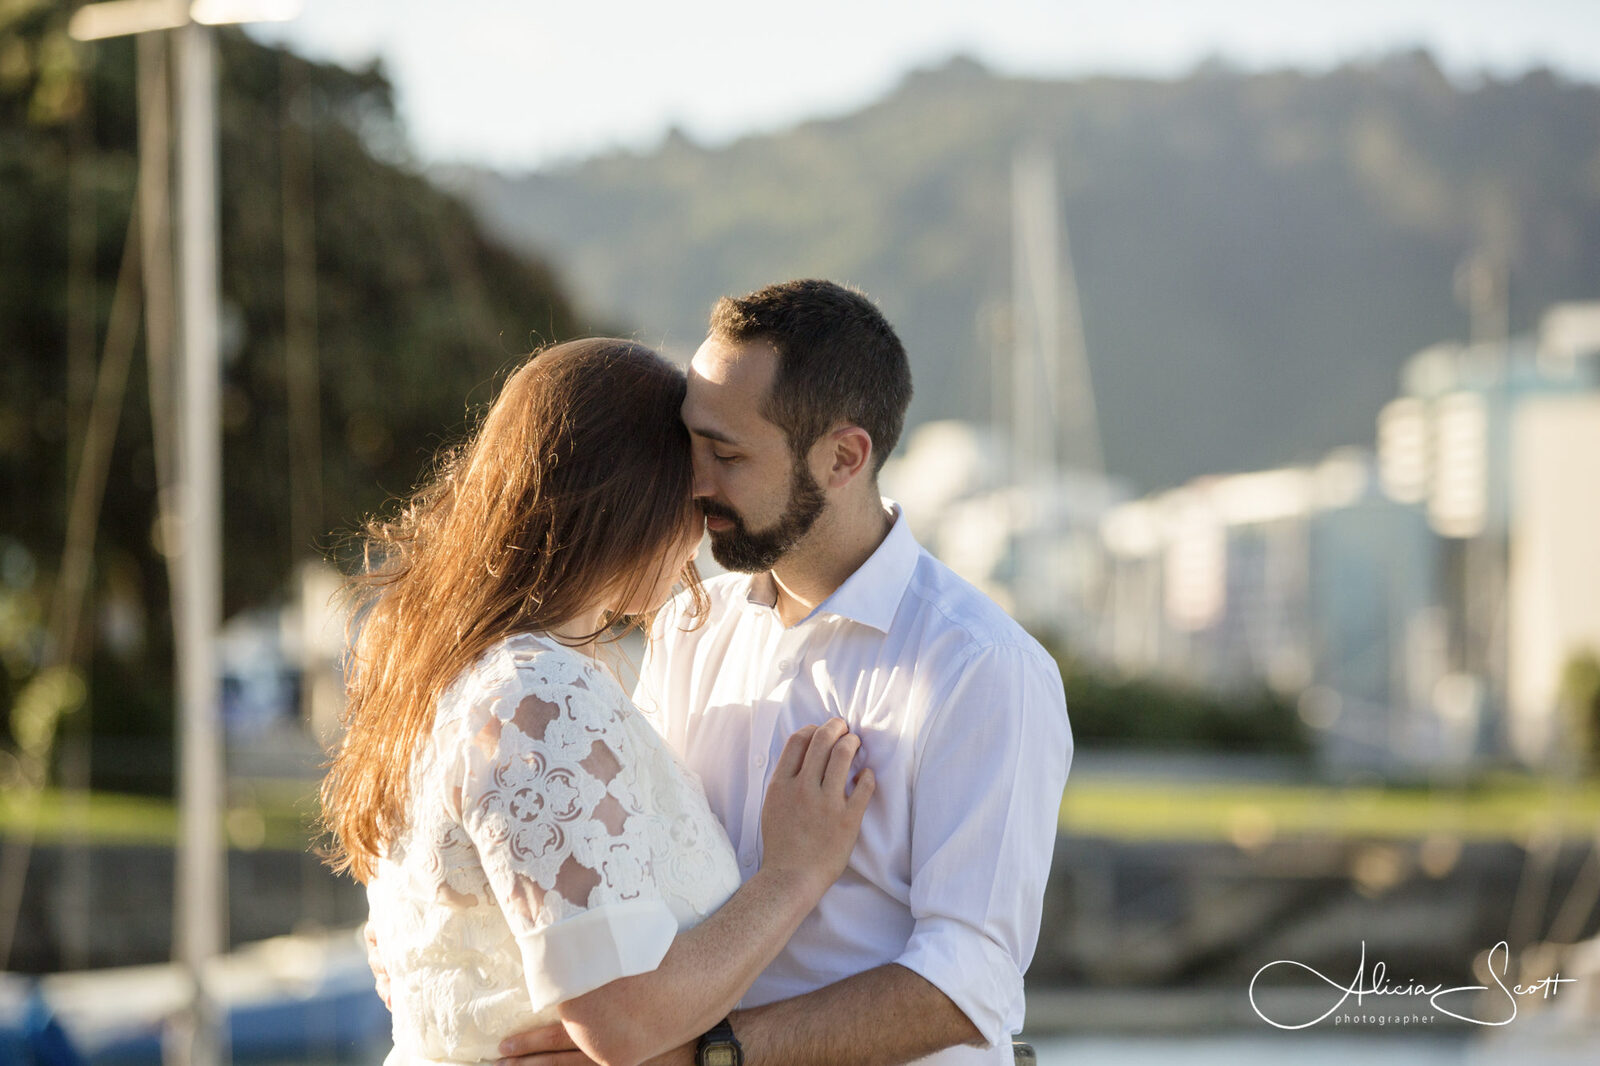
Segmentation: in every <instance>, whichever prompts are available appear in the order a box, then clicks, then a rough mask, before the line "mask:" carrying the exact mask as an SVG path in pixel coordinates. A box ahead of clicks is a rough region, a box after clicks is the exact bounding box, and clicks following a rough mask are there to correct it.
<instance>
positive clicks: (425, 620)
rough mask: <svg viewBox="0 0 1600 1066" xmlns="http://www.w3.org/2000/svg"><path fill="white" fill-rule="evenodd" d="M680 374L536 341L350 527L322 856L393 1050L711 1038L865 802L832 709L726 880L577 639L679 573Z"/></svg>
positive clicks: (622, 1048) (592, 654) (704, 826)
mask: <svg viewBox="0 0 1600 1066" xmlns="http://www.w3.org/2000/svg"><path fill="white" fill-rule="evenodd" d="M684 390H685V381H684V377H683V374H682V373H681V372H680V371H678V370H677V369H675V368H674V367H672V366H671V365H670V364H668V363H666V362H665V361H664V360H662V359H661V358H660V357H659V356H657V355H656V354H655V353H654V352H651V351H650V350H649V349H647V348H644V347H642V346H640V345H637V344H633V343H631V342H628V341H620V340H584V341H574V342H571V343H568V344H562V345H558V346H556V347H554V348H552V349H550V350H548V351H546V352H544V353H543V354H540V355H538V356H536V357H535V358H533V359H531V360H529V361H528V362H527V363H526V364H525V365H523V366H522V367H521V368H520V369H518V370H517V371H516V372H515V373H514V374H513V375H512V376H511V377H510V379H509V380H508V381H507V382H506V385H505V388H504V389H503V390H502V392H501V394H500V396H499V398H498V399H497V400H496V402H495V403H494V405H493V406H492V408H491V409H490V411H489V413H488V415H487V416H486V418H485V419H484V422H483V424H482V427H481V428H480V429H479V431H478V432H477V434H476V436H475V437H474V438H473V439H472V440H471V441H470V442H469V443H468V444H467V445H465V446H464V447H463V448H461V449H459V450H457V451H455V452H453V453H451V454H448V455H447V456H446V457H445V458H444V460H443V461H442V462H441V464H440V466H439V469H438V471H437V473H436V474H435V476H434V477H433V478H432V479H431V480H430V481H429V482H428V483H427V484H426V485H425V486H424V487H423V488H421V489H420V490H418V491H417V493H416V494H415V495H414V496H413V497H412V499H411V500H410V501H409V503H408V505H407V506H406V507H405V509H404V510H403V511H402V512H401V514H400V516H399V517H398V518H397V519H395V520H393V521H390V522H373V523H370V524H369V525H368V527H367V529H366V545H367V549H368V566H367V567H366V571H367V573H366V576H363V577H361V578H358V579H357V589H358V591H359V592H361V593H363V596H362V597H361V598H362V600H363V602H362V603H361V607H362V609H363V611H364V613H363V614H362V615H361V621H360V626H359V632H358V634H357V636H356V638H355V640H354V643H353V648H352V663H351V671H350V680H349V682H348V690H349V702H348V706H347V710H346V714H345V724H346V735H345V740H344V742H343V744H342V746H341V748H340V750H339V753H338V754H337V756H336V757H335V758H334V761H333V764H332V767H331V769H330V771H329V774H328V776H327V778H326V780H325V782H324V784H323V789H322V800H323V809H324V819H325V821H326V824H327V827H328V829H329V830H330V831H331V833H332V837H333V841H334V856H333V862H334V865H335V867H336V868H337V869H340V870H348V871H349V872H350V873H351V874H353V875H354V876H355V877H356V878H357V879H358V880H361V881H363V882H365V883H366V884H367V886H368V899H369V902H370V905H371V912H372V917H371V923H370V927H371V929H372V931H373V932H374V933H375V939H376V945H377V953H378V956H379V958H378V959H377V961H376V963H375V966H376V967H377V968H379V969H381V970H382V971H385V972H386V973H387V975H388V978H389V982H390V985H389V996H390V1004H391V1009H392V1010H393V1012H394V1037H395V1050H394V1052H393V1053H392V1054H391V1056H390V1060H389V1061H390V1062H391V1063H423V1062H426V1063H439V1062H449V1063H457V1062H460V1063H476V1062H481V1061H485V1060H491V1059H493V1058H494V1057H495V1053H496V1045H497V1044H498V1042H499V1041H500V1039H501V1038H502V1037H504V1036H506V1035H507V1034H509V1033H512V1032H517V1031H520V1030H523V1029H526V1028H528V1027H529V1026H530V1025H532V1024H540V1023H544V1022H553V1021H556V1020H557V1019H559V1020H561V1021H562V1022H563V1023H564V1024H565V1025H566V1027H567V1029H568V1031H569V1033H570V1034H571V1035H572V1037H573V1039H574V1041H575V1042H576V1043H577V1044H578V1046H579V1047H580V1048H582V1049H583V1050H584V1051H585V1052H586V1053H587V1054H588V1055H589V1056H590V1057H591V1058H593V1059H595V1060H597V1061H599V1062H601V1063H605V1064H607V1066H614V1064H619V1063H630V1064H631V1063H636V1062H639V1061H642V1060H643V1059H646V1058H649V1057H651V1056H653V1055H655V1054H657V1053H659V1052H661V1051H665V1050H667V1049H669V1048H672V1047H676V1046H678V1045H680V1044H683V1043H685V1042H687V1041H689V1040H692V1039H693V1038H695V1037H696V1036H698V1035H699V1034H701V1033H703V1032H705V1031H707V1030H709V1029H710V1028H712V1026H714V1025H715V1024H716V1023H717V1021H718V1020H720V1019H721V1018H723V1017H724V1016H725V1015H726V1014H727V1012H728V1011H729V1010H730V1009H731V1008H732V1007H733V1005H734V1004H735V1003H736V1002H737V1001H738V998H739V996H740V995H742V994H743V992H744V990H745V989H746V988H747V987H748V986H749V985H750V983H751V982H752V981H753V980H754V979H755V977H756V975H757V974H758V973H760V971H761V970H762V969H763V968H765V966H766V965H767V963H769V962H770V961H771V960H772V958H773V957H774V956H775V955H776V954H777V952H778V950H779V949H780V948H781V947H782V946H783V944H784V943H785V942H786V941H787V940H788V938H789V936H790V934H791V933H792V932H793V931H794V929H795V928H796V927H797V926H798V925H799V923H800V920H801V919H802V918H803V917H804V916H805V914H806V913H807V912H809V911H810V910H811V908H812V907H813V906H814V905H815V904H816V902H817V900H818V899H819V898H820V897H821V895H822V892H823V891H824V890H825V889H826V888H827V886H828V885H829V884H831V883H832V882H833V880H834V879H835V878H837V877H838V875H839V874H840V872H842V870H843V869H844V865H845V862H846V861H847V859H848V858H849V854H850V849H851V847H852V846H853V844H854V841H855V836H856V833H857V831H858V830H859V828H860V824H861V816H862V813H863V811H864V810H865V807H866V803H867V800H868V799H869V798H870V796H871V794H872V788H873V781H872V776H871V772H870V771H867V770H863V771H862V772H861V775H860V776H859V777H858V778H857V779H856V780H855V787H854V791H853V792H850V793H849V795H848V797H847V795H846V793H847V791H849V789H848V785H849V782H850V763H851V760H852V759H853V757H854V756H855V754H856V751H857V749H858V742H857V740H856V738H855V737H854V736H850V735H847V734H846V732H845V730H844V728H843V725H842V723H839V722H835V723H829V724H828V725H826V726H823V727H820V728H812V729H807V730H803V731H801V732H800V733H797V734H795V736H794V737H791V738H790V741H789V743H788V745H787V746H786V747H785V749H784V752H783V756H782V758H781V759H780V760H779V764H778V767H777V768H776V770H775V772H774V776H773V780H772V784H771V786H770V788H769V790H768V793H767V803H766V806H765V809H764V812H763V817H762V831H763V850H764V854H763V861H762V866H761V869H760V870H759V872H758V873H757V874H756V875H755V876H754V877H753V878H752V879H751V880H750V881H749V882H747V883H746V884H745V885H744V886H743V887H740V884H739V875H738V870H737V868H736V866H735V862H734V857H733V852H732V849H731V847H730V846H729V844H728V840H727V836H726V834H725V833H724V832H723V830H722V827H721V826H720V825H719V824H718V823H717V821H716V819H715V818H714V817H713V816H712V814H711V812H710V810H709V808H708V807H707V805H706V801H705V797H704V795H703V793H702V792H701V791H700V787H699V782H698V781H697V780H696V779H694V778H693V776H692V775H691V774H689V772H688V771H686V770H684V769H683V768H681V767H680V766H679V765H678V763H677V762H676V761H675V759H674V758H673V757H672V755H671V754H670V752H669V751H668V750H667V749H666V747H665V746H664V745H663V744H662V742H661V740H660V739H659V738H658V737H657V736H656V734H655V733H654V731H653V730H651V728H650V727H649V725H648V724H647V723H646V722H645V721H644V720H643V718H642V717H641V716H640V715H639V714H638V712H637V711H636V710H635V709H634V708H633V706H632V705H631V704H630V703H629V701H628V698H627V696H626V695H625V694H624V693H623V691H622V689H621V688H620V687H619V685H618V684H617V682H616V680H615V679H614V678H613V677H612V676H611V675H610V673H609V672H608V671H607V670H606V669H605V668H604V667H603V666H602V665H601V664H600V663H599V662H598V661H597V659H596V651H597V648H598V646H599V644H600V643H601V642H602V641H604V640H605V639H606V637H607V634H610V633H614V632H615V631H616V630H617V627H618V624H619V623H620V622H621V621H623V620H625V619H637V618H639V617H641V616H647V615H649V614H650V613H651V612H653V611H654V609H655V608H657V607H658V606H660V604H661V603H662V602H663V601H664V600H665V599H666V598H667V596H668V595H669V594H670V592H671V589H672V587H673V585H674V584H675V582H676V581H677V580H678V579H679V578H680V577H681V578H682V579H683V580H684V581H685V582H686V583H687V585H688V587H689V588H690V589H691V590H692V592H693V594H694V596H695V598H696V599H697V600H703V595H704V594H703V592H701V590H700V587H699V583H698V578H697V576H696V574H695V571H694V567H693V557H694V551H695V546H696V544H697V543H698V542H699V539H700V534H701V528H702V519H701V516H700V514H699V511H698V508H697V507H696V506H695V505H694V503H693V500H692V498H691V495H690V486H691V480H692V474H691V469H690V461H689V442H688V437H687V434H686V432H685V431H684V429H683V426H682V425H681V423H680V422H679V419H678V409H679V407H680V405H681V403H682V400H683V396H684Z"/></svg>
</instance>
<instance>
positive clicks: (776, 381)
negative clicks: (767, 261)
mask: <svg viewBox="0 0 1600 1066" xmlns="http://www.w3.org/2000/svg"><path fill="white" fill-rule="evenodd" d="M711 335H712V336H713V337H715V338H717V339H718V340H722V341H733V342H736V343H740V344H743V343H748V342H750V341H766V342H767V343H769V344H771V345H772V346H773V348H775V349H776V350H777V353H778V368H777V371H776V372H775V373H774V374H773V378H772V387H771V389H770V390H768V392H767V395H766V398H765V399H764V400H762V404H761V415H762V417H764V418H765V419H767V421H769V422H772V423H773V424H774V425H776V426H777V427H778V428H779V429H782V430H783V432H784V435H785V436H787V437H788V438H789V448H790V449H791V450H792V451H793V452H794V453H795V455H796V456H803V455H804V454H805V453H806V452H807V451H808V450H809V449H810V448H811V446H812V445H813V444H815V443H816V442H817V440H818V439H819V438H820V437H821V436H822V435H823V434H824V433H826V432H827V431H828V430H830V429H832V428H833V427H834V426H835V425H837V424H838V423H840V422H849V423H852V424H854V425H857V426H860V427H861V428H862V429H864V430H866V431H867V435H868V436H869V437H871V438H872V452H873V457H872V473H873V475H874V476H876V475H877V473H878V471H879V470H880V469H882V467H883V462H884V460H885V459H887V458H888V457H889V453H890V452H892V451H894V446H895V444H896V443H897V442H898V441H899V440H900V430H901V429H903V428H904V426H905V421H906V408H907V407H908V406H909V405H910V404H911V365H910V363H909V362H908V361H907V359H906V350H905V348H904V346H902V345H901V343H900V338H899V337H897V336H895V332H894V327H893V326H891V325H889V320H888V319H886V318H884V317H883V314H882V313H881V312H880V311H879V310H878V309H877V307H875V306H873V303H872V301H871V300H869V299H867V298H866V296H864V295H863V294H861V293H859V292H857V291H855V290H854V289H847V288H845V287H844V286H843V285H836V284H834V283H833V282H831V281H817V280H814V279H807V280H803V281H785V282H783V283H781V284H778V285H768V286H767V287H766V288H764V289H758V290H757V291H755V292H753V293H751V294H750V295H749V296H741V297H738V298H734V297H729V296H724V297H723V298H722V299H720V300H718V301H717V304H716V306H715V307H713V308H712V309H711Z"/></svg>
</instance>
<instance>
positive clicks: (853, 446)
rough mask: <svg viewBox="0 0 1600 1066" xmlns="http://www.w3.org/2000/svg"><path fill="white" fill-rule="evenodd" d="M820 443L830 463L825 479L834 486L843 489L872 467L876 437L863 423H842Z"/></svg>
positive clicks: (828, 485)
mask: <svg viewBox="0 0 1600 1066" xmlns="http://www.w3.org/2000/svg"><path fill="white" fill-rule="evenodd" d="M818 444H819V445H820V446H822V447H823V449H824V454H823V457H822V458H823V459H824V461H825V462H826V464H827V465H826V470H827V473H826V475H825V476H824V477H823V478H822V479H821V480H822V483H823V484H824V485H826V486H827V487H828V488H830V489H837V488H843V487H844V486H845V485H848V484H849V483H850V482H852V481H854V480H855V479H856V478H857V477H859V476H860V475H861V474H863V473H865V472H867V471H870V470H871V469H872V436H871V435H870V434H869V433H868V432H867V431H866V430H864V429H862V428H861V427H860V426H855V425H848V424H847V425H843V426H840V427H839V428H837V429H835V430H834V431H833V432H832V433H829V434H826V435H825V436H824V437H823V438H822V440H820V441H818Z"/></svg>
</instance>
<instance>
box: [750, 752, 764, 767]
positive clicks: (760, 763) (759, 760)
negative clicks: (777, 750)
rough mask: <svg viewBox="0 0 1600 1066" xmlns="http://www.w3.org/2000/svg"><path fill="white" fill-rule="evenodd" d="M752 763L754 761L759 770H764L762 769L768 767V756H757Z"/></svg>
mask: <svg viewBox="0 0 1600 1066" xmlns="http://www.w3.org/2000/svg"><path fill="white" fill-rule="evenodd" d="M751 761H752V762H754V763H755V764H756V769H757V770H759V769H761V768H762V767H763V766H766V765H767V757H766V756H765V755H757V756H756V757H755V758H754V759H752V760H751Z"/></svg>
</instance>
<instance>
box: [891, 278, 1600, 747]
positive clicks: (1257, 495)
mask: <svg viewBox="0 0 1600 1066" xmlns="http://www.w3.org/2000/svg"><path fill="white" fill-rule="evenodd" d="M1597 367H1600V304H1581V305H1567V306H1561V307H1557V308H1554V309H1552V310H1551V311H1550V312H1549V313H1548V314H1547V315H1546V316H1545V317H1544V319H1543V321H1542V323H1541V326H1540V329H1539V331H1538V334H1537V336H1534V337H1521V338H1513V339H1511V340H1510V341H1497V342H1493V343H1484V344H1477V345H1440V346H1436V347H1433V348H1430V349H1427V350H1425V351H1423V352H1420V353H1418V354H1417V355H1415V356H1413V357H1412V358H1411V359H1410V360H1409V361H1408V362H1407V364H1406V366H1405V369H1404V372H1403V374H1402V382H1401V390H1400V395H1399V396H1398V397H1396V398H1395V399H1394V400H1393V401H1391V402H1390V403H1389V404H1387V405H1386V406H1385V407H1384V408H1383V409H1382V411H1381V412H1379V413H1378V418H1377V434H1376V436H1377V441H1376V448H1375V449H1372V450H1363V449H1343V450H1340V451H1337V452H1335V453H1333V454H1331V455H1329V456H1328V457H1327V458H1326V459H1325V460H1323V461H1322V462H1321V463H1318V464H1315V465H1309V466H1297V467H1286V468H1282V469H1276V470H1264V471H1256V472H1250V473H1241V474H1229V475H1217V476H1208V477H1203V478H1198V479H1195V480H1194V481H1192V482H1189V483H1188V484H1185V485H1182V486H1179V487H1177V488H1175V489H1171V490H1168V491H1164V492H1160V493H1157V494H1153V495H1151V496H1148V497H1144V498H1141V499H1130V498H1128V495H1127V494H1126V493H1124V492H1121V491H1119V489H1118V487H1117V486H1116V485H1115V484H1114V483H1112V482H1110V481H1107V480H1106V479H1104V478H1100V477H1095V476H1089V475H1084V474H1061V473H1057V474H1052V475H1050V476H1049V477H1047V478H1045V477H1041V476H1039V475H1037V474H1035V475H1032V476H1030V477H1028V478H1013V477H1011V476H1010V472H1009V470H1008V465H1010V464H1008V461H1007V458H1008V455H1009V454H1010V451H1011V450H1010V449H1008V448H1007V445H1006V441H1005V440H1004V438H1003V437H1001V436H1000V435H997V434H991V433H989V432H988V431H984V430H980V429H977V428H975V427H971V426H967V425H964V424H959V423H935V424H932V425H928V426H924V427H922V428H921V429H920V430H919V431H918V432H917V433H916V434H914V435H913V436H912V438H911V439H910V441H909V442H908V448H907V452H906V454H905V456H904V457H903V458H900V459H897V460H894V461H893V462H892V464H891V465H890V466H889V467H887V468H886V469H885V473H884V482H885V486H886V489H887V490H888V491H889V492H890V494H891V495H894V496H896V497H897V498H898V499H900V500H901V501H902V502H904V503H905V504H906V509H907V514H908V516H909V517H910V519H911V521H912V523H913V528H914V529H915V531H916V532H917V535H918V537H919V539H921V541H922V542H923V543H924V544H925V545H927V546H928V547H929V549H930V550H932V551H934V552H935V553H936V554H938V555H939V556H940V557H941V558H942V559H944V560H945V562H947V563H948V564H949V565H950V566H951V567H953V568H954V569H955V570H957V571H958V572H959V573H961V574H962V575H963V576H965V577H967V578H968V579H969V580H971V581H973V582H974V583H975V584H977V585H979V586H980V587H981V588H983V589H984V590H985V591H987V592H989V593H990V595H992V596H993V597H994V598H995V599H996V600H997V601H999V602H1000V603H1001V604H1002V605H1004V606H1006V607H1007V608H1008V609H1009V610H1010V611H1012V612H1013V613H1014V614H1015V615H1016V616H1017V617H1018V619H1019V620H1021V621H1023V622H1024V624H1027V625H1029V626H1030V627H1032V628H1034V629H1035V630H1036V631H1041V632H1044V633H1047V634H1049V635H1050V636H1051V637H1053V638H1055V639H1058V640H1061V641H1063V642H1064V643H1065V644H1066V646H1067V647H1070V648H1071V649H1072V651H1073V653H1074V654H1075V655H1078V656H1080V657H1083V658H1087V659H1090V660H1093V661H1097V662H1099V663H1100V664H1102V665H1103V666H1104V667H1106V668H1108V669H1112V670H1116V671H1118V672H1121V673H1127V674H1155V675H1162V676H1165V677H1168V678H1172V679H1176V680H1181V681H1184V682H1186V683H1190V684H1194V685H1198V686H1203V687H1205V688H1207V689H1210V690H1213V691H1218V692H1223V693H1228V692H1240V693H1243V692H1246V691H1249V690H1251V689H1255V688H1259V687H1260V686H1261V685H1263V684H1264V685H1267V686H1269V687H1271V688H1272V689H1274V690H1275V691H1277V692H1278V693H1280V694H1282V695H1285V696H1287V697H1289V698H1292V699H1295V700H1297V701H1298V705H1299V708H1300V713H1301V716H1302V717H1303V718H1304V720H1305V721H1306V723H1307V724H1308V725H1309V726H1310V727H1312V729H1313V731H1314V733H1315V735H1316V736H1317V737H1318V754H1319V757H1320V759H1321V760H1322V762H1323V764H1324V765H1325V766H1326V767H1327V768H1329V769H1330V770H1333V771H1336V772H1338V771H1366V770H1376V771H1380V772H1388V773H1400V774H1409V773H1415V772H1429V771H1438V770H1447V771H1448V770H1452V769H1458V768H1462V767H1466V766H1470V765H1472V764H1474V763H1477V762H1480V761H1484V760H1501V759H1504V758H1507V757H1509V758H1513V759H1515V760H1518V761H1521V762H1523V763H1526V764H1529V765H1535V766H1548V765H1550V764H1551V763H1552V760H1554V759H1555V758H1556V757H1557V755H1558V753H1559V752H1560V751H1561V750H1562V747H1563V742H1564V741H1565V739H1566V738H1567V734H1566V733H1565V732H1564V730H1563V726H1562V718H1561V713H1560V701H1561V684H1562V676H1563V673H1564V671H1565V670H1566V669H1567V666H1568V664H1569V663H1570V662H1571V661H1572V659H1573V658H1574V657H1575V656H1577V655H1580V654H1584V653H1596V654H1600V371H1597Z"/></svg>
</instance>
